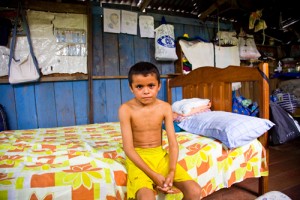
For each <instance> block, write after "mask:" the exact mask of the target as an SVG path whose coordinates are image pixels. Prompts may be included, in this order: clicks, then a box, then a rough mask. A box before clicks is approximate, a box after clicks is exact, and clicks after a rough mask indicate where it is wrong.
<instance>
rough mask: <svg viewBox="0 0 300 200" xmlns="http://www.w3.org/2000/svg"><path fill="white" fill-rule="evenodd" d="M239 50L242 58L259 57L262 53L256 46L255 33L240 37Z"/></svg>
mask: <svg viewBox="0 0 300 200" xmlns="http://www.w3.org/2000/svg"><path fill="white" fill-rule="evenodd" d="M239 52H240V59H241V60H250V59H258V58H259V57H260V56H261V55H260V53H259V51H258V50H257V48H256V44H255V41H254V37H253V35H248V34H247V35H246V36H244V37H239Z"/></svg>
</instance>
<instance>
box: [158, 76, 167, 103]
mask: <svg viewBox="0 0 300 200" xmlns="http://www.w3.org/2000/svg"><path fill="white" fill-rule="evenodd" d="M160 83H161V88H160V90H159V92H158V95H157V98H158V99H160V100H163V101H167V80H166V79H160Z"/></svg>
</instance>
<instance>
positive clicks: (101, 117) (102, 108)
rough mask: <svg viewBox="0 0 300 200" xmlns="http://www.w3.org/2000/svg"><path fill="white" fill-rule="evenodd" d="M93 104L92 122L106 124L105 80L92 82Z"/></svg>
mask: <svg viewBox="0 0 300 200" xmlns="http://www.w3.org/2000/svg"><path fill="white" fill-rule="evenodd" d="M93 82H94V83H93V86H94V87H93V93H94V98H93V103H94V122H95V123H99V122H106V114H107V110H106V98H105V96H106V95H105V94H106V88H105V80H94V81H93Z"/></svg>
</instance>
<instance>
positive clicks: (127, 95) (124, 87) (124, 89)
mask: <svg viewBox="0 0 300 200" xmlns="http://www.w3.org/2000/svg"><path fill="white" fill-rule="evenodd" d="M133 97H134V95H133V94H132V92H131V90H130V88H129V84H128V80H127V79H122V80H121V103H125V102H126V101H129V100H130V99H132V98H133Z"/></svg>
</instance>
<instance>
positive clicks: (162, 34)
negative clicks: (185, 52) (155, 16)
mask: <svg viewBox="0 0 300 200" xmlns="http://www.w3.org/2000/svg"><path fill="white" fill-rule="evenodd" d="M155 59H156V60H161V61H175V60H177V59H178V57H177V55H176V46H175V35H174V26H173V25H171V24H162V25H160V26H159V27H158V28H156V29H155Z"/></svg>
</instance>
